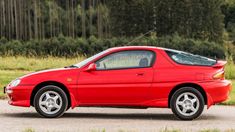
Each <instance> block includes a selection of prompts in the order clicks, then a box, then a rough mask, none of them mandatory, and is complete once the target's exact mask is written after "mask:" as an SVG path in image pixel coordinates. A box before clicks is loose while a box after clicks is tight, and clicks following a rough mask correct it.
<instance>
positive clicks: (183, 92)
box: [170, 87, 205, 120]
mask: <svg viewBox="0 0 235 132" xmlns="http://www.w3.org/2000/svg"><path fill="white" fill-rule="evenodd" d="M204 105H205V102H204V98H203V96H202V94H201V93H200V92H199V91H198V90H196V89H195V88H192V87H183V88H180V89H179V90H177V91H176V92H175V93H174V94H173V95H172V98H171V100H170V107H171V110H172V112H173V113H174V114H175V115H176V117H178V118H179V119H181V120H193V119H196V118H197V117H199V116H200V115H201V113H202V112H203V109H204Z"/></svg>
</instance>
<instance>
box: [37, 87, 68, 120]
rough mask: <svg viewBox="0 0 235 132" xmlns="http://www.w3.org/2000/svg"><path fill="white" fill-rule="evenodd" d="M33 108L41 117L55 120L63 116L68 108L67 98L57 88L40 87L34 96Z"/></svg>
mask: <svg viewBox="0 0 235 132" xmlns="http://www.w3.org/2000/svg"><path fill="white" fill-rule="evenodd" d="M34 106H35V109H36V111H37V112H38V113H39V114H40V115H41V116H43V117H46V118H56V117H60V116H62V115H63V114H64V112H65V111H66V110H67V108H68V98H67V95H66V94H65V92H64V91H63V90H62V89H61V88H60V87H58V86H54V85H48V86H44V87H42V88H41V89H40V90H39V91H38V92H37V93H36V95H35V98H34Z"/></svg>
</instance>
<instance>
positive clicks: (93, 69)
mask: <svg viewBox="0 0 235 132" xmlns="http://www.w3.org/2000/svg"><path fill="white" fill-rule="evenodd" d="M95 70H96V64H95V63H91V64H90V65H89V66H88V67H87V69H86V70H85V71H87V72H89V71H95Z"/></svg>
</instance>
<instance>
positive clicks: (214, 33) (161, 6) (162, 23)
mask: <svg viewBox="0 0 235 132" xmlns="http://www.w3.org/2000/svg"><path fill="white" fill-rule="evenodd" d="M222 4H223V1H222V0H193V1H192V0H191V1H189V0H181V1H175V0H136V1H131V2H130V1H126V0H110V1H108V7H109V8H110V16H111V18H110V19H111V28H112V30H111V31H112V33H113V35H114V36H136V35H139V34H143V33H145V32H147V31H149V30H153V29H154V30H155V32H156V33H157V34H158V35H159V36H166V35H172V34H174V33H178V34H179V35H180V36H183V37H187V38H195V39H202V40H209V41H216V42H221V41H222V35H223V30H224V24H223V19H224V17H223V14H222V12H221V8H220V7H221V5H222ZM120 5H121V6H120Z"/></svg>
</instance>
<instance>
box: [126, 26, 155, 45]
mask: <svg viewBox="0 0 235 132" xmlns="http://www.w3.org/2000/svg"><path fill="white" fill-rule="evenodd" d="M154 30H155V29H152V30H149V31H148V32H146V33H144V34H143V35H140V36H139V37H136V38H135V39H133V40H131V41H130V42H128V43H127V44H130V43H132V42H135V41H136V40H139V39H141V38H143V37H144V36H145V35H147V34H149V33H150V32H152V31H154Z"/></svg>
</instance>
